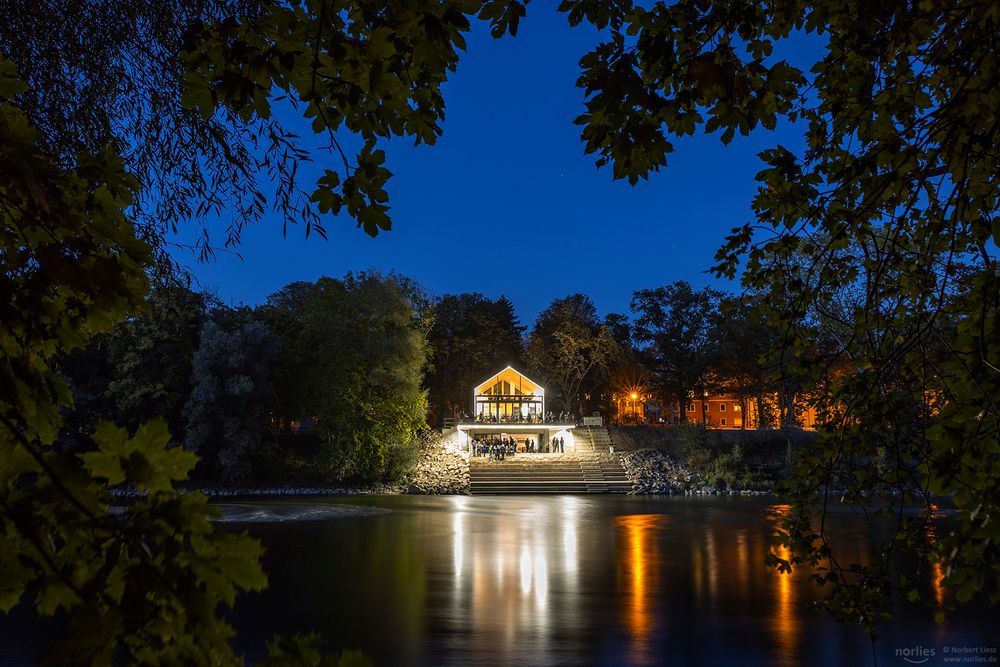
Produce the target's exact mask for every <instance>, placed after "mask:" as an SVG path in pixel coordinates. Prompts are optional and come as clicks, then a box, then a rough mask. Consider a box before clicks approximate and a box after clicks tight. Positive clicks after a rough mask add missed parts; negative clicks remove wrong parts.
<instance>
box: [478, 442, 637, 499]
mask: <svg viewBox="0 0 1000 667" xmlns="http://www.w3.org/2000/svg"><path fill="white" fill-rule="evenodd" d="M578 444H579V443H578ZM469 483H470V484H469V488H470V491H471V493H472V494H474V495H492V494H502V493H628V492H629V491H631V490H632V484H631V483H630V482H629V481H628V478H627V477H626V476H625V470H624V469H623V468H622V466H621V464H620V463H619V462H618V459H617V457H614V456H611V455H610V454H601V453H600V452H593V451H589V452H588V451H582V452H581V451H579V449H578V451H577V452H575V453H566V454H518V455H517V456H514V457H511V458H508V459H505V460H503V461H490V460H488V459H482V458H473V459H472V460H471V461H469Z"/></svg>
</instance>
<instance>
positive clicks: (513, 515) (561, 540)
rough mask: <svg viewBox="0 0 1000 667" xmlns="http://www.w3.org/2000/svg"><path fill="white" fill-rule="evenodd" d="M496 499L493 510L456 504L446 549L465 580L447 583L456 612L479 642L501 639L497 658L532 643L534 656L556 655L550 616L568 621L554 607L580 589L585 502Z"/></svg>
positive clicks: (516, 498) (514, 652)
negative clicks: (580, 560) (557, 601)
mask: <svg viewBox="0 0 1000 667" xmlns="http://www.w3.org/2000/svg"><path fill="white" fill-rule="evenodd" d="M462 500H464V501H466V502H468V500H469V499H466V498H463V499H462ZM473 500H474V499H473ZM499 503H500V504H502V507H501V508H500V509H493V510H491V511H490V512H481V511H478V510H477V508H476V506H475V505H474V504H473V503H469V504H468V505H463V507H467V508H468V509H467V510H466V511H459V509H460V507H459V505H458V504H457V503H456V505H455V506H454V511H455V512H456V516H455V517H453V518H452V522H451V523H452V527H453V530H452V531H451V535H450V537H451V539H452V540H454V542H455V544H453V545H447V547H450V549H449V550H450V551H452V552H453V553H454V565H455V572H456V582H457V579H458V578H459V577H463V580H462V581H461V583H460V584H458V583H456V586H455V587H453V588H452V587H449V589H450V590H452V591H453V592H452V593H449V596H450V597H451V599H452V603H453V609H455V610H456V611H457V610H463V611H458V613H459V614H460V615H461V617H462V618H463V623H464V624H466V628H467V629H466V630H465V631H463V632H467V633H468V634H469V636H471V637H474V638H476V639H475V640H474V641H475V642H479V641H483V642H492V643H494V644H496V646H495V649H496V651H497V653H496V655H497V656H498V659H500V656H505V655H515V654H518V653H520V652H523V651H525V650H526V647H528V646H530V647H531V648H530V650H531V652H532V654H533V655H535V654H537V655H539V656H541V655H545V654H548V653H549V652H552V651H555V652H558V651H559V647H558V646H556V645H555V644H553V643H552V642H553V641H554V639H553V636H552V633H551V628H552V624H553V622H554V619H553V614H559V615H561V616H560V617H561V618H563V619H564V621H565V618H566V611H565V610H556V609H554V608H553V607H552V604H553V600H554V599H558V597H557V596H562V595H565V594H566V593H567V592H575V591H576V590H577V589H578V577H579V572H580V570H581V565H580V562H579V559H580V555H581V554H580V550H579V530H580V529H579V525H580V520H581V519H580V512H581V511H583V510H585V509H586V506H587V501H585V500H583V499H580V498H576V497H558V498H545V499H542V500H539V499H538V498H530V499H529V498H520V497H514V498H504V499H503V500H502V501H499ZM553 538H555V539H553ZM441 546H445V545H444V544H442V545H441ZM570 614H572V612H570ZM570 618H572V615H571V616H570ZM536 652H537V653H536Z"/></svg>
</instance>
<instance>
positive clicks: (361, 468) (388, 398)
mask: <svg viewBox="0 0 1000 667" xmlns="http://www.w3.org/2000/svg"><path fill="white" fill-rule="evenodd" d="M412 294H413V293H412V290H409V289H407V285H406V283H405V281H403V280H402V279H398V278H395V277H387V278H386V277H382V276H379V275H377V274H360V275H357V276H354V275H348V276H347V277H346V278H345V279H344V280H342V281H341V280H334V279H332V278H321V279H320V280H319V281H317V282H316V283H315V284H313V285H304V284H295V285H292V286H289V287H288V288H286V289H285V290H283V291H282V292H280V293H279V294H278V295H276V296H275V297H274V298H272V299H270V300H269V302H268V305H267V306H266V307H265V308H263V309H262V311H261V317H263V318H264V320H265V321H275V322H277V324H276V325H275V329H276V331H277V332H278V333H279V335H280V336H281V341H282V345H281V352H280V353H279V355H278V357H277V360H276V372H275V386H276V389H277V391H278V394H279V395H280V396H282V401H283V403H282V404H281V408H280V409H281V411H282V414H283V416H284V417H285V418H287V419H289V420H292V419H294V420H304V419H310V420H312V421H313V425H312V428H313V431H314V432H315V433H317V434H318V435H319V436H320V438H321V439H322V442H323V451H322V453H321V455H320V456H321V459H322V466H323V469H324V471H325V475H326V476H327V477H329V476H331V475H333V476H336V477H345V476H348V477H349V476H357V477H359V478H361V479H364V480H372V479H378V478H383V477H390V478H392V477H395V476H398V475H399V474H401V473H402V472H403V470H402V466H401V459H406V458H407V457H406V451H407V450H408V449H411V448H413V447H415V445H414V444H413V439H414V436H415V435H416V433H417V430H418V429H419V428H421V427H422V426H423V424H424V414H425V410H426V404H427V399H426V394H425V393H424V391H423V390H422V389H421V381H422V377H423V369H424V365H425V363H426V358H427V343H426V329H425V326H426V323H425V322H423V321H422V319H421V316H422V312H421V311H420V310H418V309H416V308H415V307H414V303H413V301H412V300H411V298H412ZM408 297H410V298H408Z"/></svg>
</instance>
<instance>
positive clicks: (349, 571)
mask: <svg viewBox="0 0 1000 667" xmlns="http://www.w3.org/2000/svg"><path fill="white" fill-rule="evenodd" d="M218 506H219V508H220V509H221V510H222V512H223V514H224V516H225V521H226V524H227V525H229V526H232V527H233V528H239V529H243V528H245V529H247V530H249V531H250V532H251V533H252V534H254V535H256V536H257V537H259V538H261V540H262V541H263V542H264V544H265V545H266V546H267V549H268V551H267V556H266V562H265V565H266V569H267V571H268V572H269V574H270V581H271V587H270V589H269V590H268V591H266V592H264V593H262V594H258V595H252V596H244V597H242V598H241V599H240V601H239V602H238V604H237V609H236V611H235V613H234V614H233V621H234V623H235V624H236V626H237V628H238V630H239V632H240V637H241V639H240V642H241V643H240V645H239V649H240V650H241V651H242V652H245V653H246V655H247V656H248V657H249V658H251V659H254V658H257V657H260V656H261V655H262V654H263V651H264V642H265V641H266V640H267V639H269V638H271V637H272V636H274V635H275V634H291V633H295V632H307V631H317V632H320V633H321V634H322V635H323V636H324V638H325V639H327V640H328V641H329V643H330V645H331V646H332V647H335V648H358V649H361V650H363V651H364V652H365V653H366V654H368V655H369V656H370V657H372V658H373V659H374V660H375V662H376V664H377V665H389V666H395V665H727V664H732V665H779V666H781V665H865V664H868V665H870V664H872V648H871V645H870V643H869V641H868V639H867V638H866V637H865V636H864V634H863V633H862V632H861V631H860V630H859V629H858V628H856V627H853V626H845V625H839V624H837V623H835V622H833V621H832V620H830V619H829V618H827V617H825V616H823V615H821V614H820V613H818V612H816V611H813V610H812V609H811V608H809V606H808V605H809V602H810V601H811V600H814V599H815V598H816V595H817V591H816V590H815V587H814V586H813V584H812V583H811V582H810V581H808V578H807V574H808V573H807V572H805V571H798V570H797V571H796V572H794V573H792V574H791V575H779V574H777V573H774V572H772V571H770V570H769V569H768V568H767V567H765V566H764V558H765V555H766V554H767V551H768V548H769V547H768V536H769V535H770V534H771V533H772V532H773V531H774V529H775V526H776V524H777V522H778V521H779V520H780V518H781V517H782V515H783V514H784V513H786V512H787V511H788V508H787V506H784V505H781V504H777V503H776V502H775V501H773V500H767V499H761V498H716V497H705V498H701V497H696V498H690V497H663V498H651V497H646V498H643V497H631V496H555V497H553V496H543V497H539V496H512V497H419V496H396V497H357V498H348V499H332V500H329V499H320V500H294V501H278V500H274V501H254V502H247V503H239V502H224V503H219V505H218ZM832 526H833V534H834V538H835V540H836V542H837V544H839V546H840V547H842V548H844V549H846V550H847V551H848V553H849V554H850V556H851V557H852V558H853V559H855V560H864V559H865V557H866V553H867V551H868V549H870V548H871V547H870V544H871V540H870V538H869V533H868V531H867V530H865V529H864V527H863V524H861V523H860V522H858V521H856V520H855V518H854V517H853V515H851V514H850V513H848V512H843V513H842V514H840V515H838V516H837V517H835V520H834V521H833V522H832ZM835 546H836V545H835ZM900 565H901V566H905V564H900ZM941 576H942V573H941V571H940V569H938V570H935V569H933V568H930V569H928V570H927V571H926V572H925V575H924V581H923V584H924V586H925V587H926V590H927V591H928V593H930V594H931V595H936V596H939V597H940V598H941V599H944V598H945V596H947V591H944V590H942V589H941V588H940V585H939V583H938V582H939V581H940V578H941ZM894 612H895V619H894V620H893V621H890V622H889V623H887V624H886V625H885V626H884V627H883V630H882V634H881V637H880V640H879V642H878V644H877V646H876V652H877V655H878V664H879V665H907V664H925V665H940V664H945V662H944V658H945V655H946V654H945V653H944V649H945V648H948V649H949V650H950V651H951V654H950V655H951V656H954V655H955V650H956V649H958V648H965V649H969V648H974V649H981V648H986V649H992V650H993V651H996V647H997V645H998V644H1000V640H998V638H997V637H998V635H997V632H996V630H997V629H1000V614H998V613H997V612H996V611H993V612H988V613H980V614H974V615H967V616H963V617H960V618H958V619H955V620H953V621H951V622H950V623H949V624H948V625H936V624H935V623H934V622H933V618H932V614H931V612H930V611H929V610H927V609H926V608H923V607H919V606H916V605H909V604H903V603H898V604H897V605H896V606H895V609H894ZM37 628H38V624H37V623H35V622H33V621H31V620H30V619H23V618H22V619H20V620H19V619H18V618H17V615H15V618H14V619H7V620H0V664H3V665H14V664H29V663H30V657H29V656H33V655H36V654H37V647H38V646H39V645H41V644H44V641H45V640H47V638H46V637H44V636H42V635H41V634H40V631H39V630H38V629H37ZM914 649H921V650H922V651H923V655H924V656H925V657H926V654H927V651H928V650H931V649H932V650H934V656H933V657H930V658H928V659H927V660H926V661H925V662H918V661H919V660H922V659H923V658H922V657H920V655H921V654H918V653H913V652H910V653H907V654H906V655H909V656H912V657H911V661H912V662H908V661H906V660H904V658H903V657H901V656H900V655H897V651H898V650H910V651H913V650H914ZM962 655H965V656H966V657H968V656H969V654H962ZM979 657H981V658H984V659H983V660H980V661H976V662H972V661H967V662H965V663H961V664H997V663H996V659H997V653H996V652H994V653H992V654H986V655H984V654H983V652H982V651H980V653H979ZM991 658H992V662H990V659H991Z"/></svg>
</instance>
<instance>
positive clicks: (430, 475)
mask: <svg viewBox="0 0 1000 667" xmlns="http://www.w3.org/2000/svg"><path fill="white" fill-rule="evenodd" d="M400 493H409V494H419V495H439V496H450V495H464V496H467V495H469V453H468V452H467V451H465V450H464V449H463V448H461V447H459V446H458V442H457V440H456V439H454V438H449V437H448V436H444V435H441V434H436V433H435V434H433V435H431V436H429V437H427V438H426V439H425V440H424V442H423V446H422V447H421V451H420V459H419V460H418V461H417V464H416V465H415V466H414V467H413V479H412V480H411V481H410V483H409V484H408V485H406V486H405V487H404V488H403V489H402V490H401V491H400Z"/></svg>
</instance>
